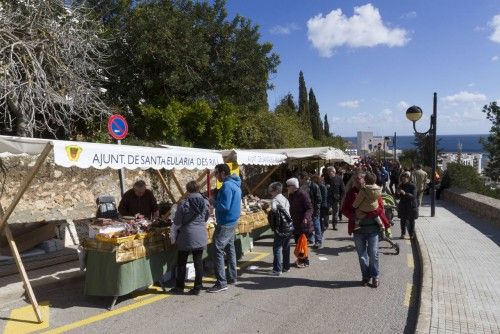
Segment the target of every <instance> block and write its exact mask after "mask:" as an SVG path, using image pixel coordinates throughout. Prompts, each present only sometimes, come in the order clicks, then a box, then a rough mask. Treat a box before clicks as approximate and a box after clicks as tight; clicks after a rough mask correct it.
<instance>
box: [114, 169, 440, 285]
mask: <svg viewBox="0 0 500 334" xmlns="http://www.w3.org/2000/svg"><path fill="white" fill-rule="evenodd" d="M214 175H215V177H216V178H217V180H218V181H219V182H221V183H222V187H221V188H220V189H219V190H218V191H217V193H216V196H215V198H214V199H213V203H212V206H213V208H214V210H215V216H216V221H217V224H216V228H215V232H214V235H213V244H214V247H213V249H214V254H213V262H214V263H213V264H214V273H215V278H216V282H215V284H214V285H213V286H212V287H210V288H209V289H208V290H207V292H210V293H216V292H221V291H225V290H227V289H228V286H229V285H231V284H234V283H236V281H237V266H236V251H235V245H234V240H235V229H236V226H237V224H238V220H239V218H240V214H241V199H242V190H241V179H240V177H239V176H238V175H235V174H231V173H230V169H229V167H228V166H227V165H226V164H220V165H217V166H216V167H215V172H214ZM436 181H438V180H437V179H436V178H434V180H433V181H432V182H436ZM388 183H389V185H388V186H387V184H388ZM427 183H428V175H427V173H426V172H425V171H424V170H423V169H422V168H421V166H420V165H417V166H416V168H415V169H413V170H410V169H405V168H402V167H401V166H400V165H399V164H398V163H397V162H396V163H393V164H391V163H385V164H382V163H379V162H375V161H371V162H370V161H367V162H363V163H359V164H356V165H355V166H352V167H350V168H345V169H337V168H335V167H334V166H331V165H327V166H325V167H324V168H322V169H321V171H311V172H307V171H301V172H300V173H297V176H296V177H295V176H293V177H290V178H288V179H287V180H286V182H285V185H286V191H285V192H284V187H283V184H282V183H281V182H272V183H271V184H269V186H268V189H267V190H268V194H269V196H270V197H271V202H270V206H269V212H268V221H269V225H270V227H271V229H272V231H273V232H274V241H273V256H274V258H273V268H272V271H271V274H272V275H275V276H280V275H282V274H284V273H287V272H289V271H290V268H291V266H292V263H291V240H292V238H293V240H294V242H295V245H296V246H295V250H294V255H295V257H296V261H295V262H294V263H293V265H294V266H295V267H296V268H306V267H308V266H309V265H310V260H309V247H310V248H312V249H316V250H318V249H321V248H322V247H323V243H324V238H323V235H324V233H325V231H326V230H327V229H328V228H330V227H331V228H332V229H333V230H337V224H338V223H339V221H341V220H342V217H344V216H345V217H346V218H347V227H348V228H347V230H348V231H347V232H348V234H349V235H352V236H353V240H354V245H355V249H356V251H357V255H358V259H359V265H360V270H361V284H362V285H364V286H368V285H370V286H372V287H374V288H376V287H378V286H379V284H380V268H379V260H378V259H379V253H378V248H379V246H378V243H379V235H380V233H384V231H385V230H386V229H388V228H389V227H390V226H391V224H390V221H389V219H388V218H387V216H386V214H385V207H384V200H383V197H382V192H385V193H390V194H392V195H393V196H395V197H396V198H397V199H398V200H399V201H398V207H397V209H398V210H397V211H398V216H399V218H400V221H401V238H405V237H406V232H408V235H409V238H410V239H413V238H414V237H415V220H416V219H417V218H418V214H419V212H418V211H419V210H418V208H419V206H420V205H421V204H422V195H423V193H424V191H425V189H426V186H427ZM186 191H187V196H186V197H185V199H184V200H183V201H181V202H180V203H179V204H178V205H177V208H176V211H175V215H174V217H173V225H172V227H171V234H170V238H171V242H172V243H173V244H176V245H177V249H178V264H177V273H176V283H175V287H174V288H173V289H172V290H171V293H176V294H179V293H183V292H184V287H185V283H184V281H185V276H186V262H187V259H188V256H189V255H190V254H192V257H193V262H194V268H195V282H194V287H193V288H192V289H191V290H190V291H189V293H190V294H194V295H198V294H199V293H200V291H201V290H202V285H203V284H202V278H203V262H202V254H203V250H204V249H205V247H206V246H207V244H208V237H207V230H206V222H207V219H208V217H209V210H210V209H209V208H210V206H211V205H210V203H209V200H208V199H207V198H206V197H204V196H203V195H202V194H201V193H200V189H199V187H198V185H197V183H196V182H195V181H191V182H188V183H187V185H186ZM125 195H126V196H124V197H123V199H122V202H121V203H120V206H119V211H120V213H121V214H122V215H124V214H125V215H129V214H132V213H141V212H142V211H144V213H145V214H146V215H149V216H151V217H155V216H156V217H158V216H159V217H160V219H161V218H162V217H163V215H165V214H166V212H168V211H169V210H166V208H164V207H162V205H160V206H157V205H156V200H155V199H154V196H153V195H152V193H151V192H150V191H149V190H147V189H145V183H144V182H143V181H138V182H136V184H135V185H134V188H133V189H131V190H130V191H129V192H127V193H126V194H125ZM135 211H137V212H135ZM146 211H147V212H146ZM226 262H227V270H226V268H225V263H226Z"/></svg>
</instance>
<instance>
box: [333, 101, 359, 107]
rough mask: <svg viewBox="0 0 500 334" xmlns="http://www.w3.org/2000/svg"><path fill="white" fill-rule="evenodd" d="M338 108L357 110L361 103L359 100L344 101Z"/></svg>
mask: <svg viewBox="0 0 500 334" xmlns="http://www.w3.org/2000/svg"><path fill="white" fill-rule="evenodd" d="M338 106H339V107H342V108H349V109H356V108H358V107H359V101H358V100H352V101H343V102H340V103H339V104H338Z"/></svg>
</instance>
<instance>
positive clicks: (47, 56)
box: [0, 0, 109, 137]
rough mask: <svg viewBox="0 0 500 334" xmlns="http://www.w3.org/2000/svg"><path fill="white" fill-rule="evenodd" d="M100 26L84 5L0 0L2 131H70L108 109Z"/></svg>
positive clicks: (54, 133) (56, 133) (49, 0)
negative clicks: (103, 99)
mask: <svg viewBox="0 0 500 334" xmlns="http://www.w3.org/2000/svg"><path fill="white" fill-rule="evenodd" d="M100 30H101V27H100V26H99V25H98V24H97V23H96V22H95V21H94V20H92V19H90V18H89V14H88V11H87V10H86V9H85V8H84V7H82V6H75V7H71V8H68V7H65V5H64V2H63V1H62V0H45V1H23V0H0V111H1V114H2V119H1V120H0V124H1V130H0V131H2V132H4V133H13V134H16V135H19V136H45V135H49V134H50V135H52V136H56V137H69V136H71V135H73V134H74V133H75V128H76V127H77V126H78V125H79V124H81V123H85V122H91V121H92V120H95V119H99V118H102V117H103V116H105V115H107V114H108V112H109V110H108V108H107V107H106V106H105V104H104V103H103V101H102V97H103V93H104V92H105V91H106V89H104V88H103V87H102V86H103V84H104V81H105V80H106V77H105V68H104V61H105V59H106V50H107V42H106V41H105V40H103V39H102V38H101V37H100V34H99V33H100Z"/></svg>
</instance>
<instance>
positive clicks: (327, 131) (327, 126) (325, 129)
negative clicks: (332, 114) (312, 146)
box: [323, 114, 332, 137]
mask: <svg viewBox="0 0 500 334" xmlns="http://www.w3.org/2000/svg"><path fill="white" fill-rule="evenodd" d="M323 132H324V134H325V137H331V136H332V134H331V132H330V123H328V116H327V115H326V114H325V121H324V122H323Z"/></svg>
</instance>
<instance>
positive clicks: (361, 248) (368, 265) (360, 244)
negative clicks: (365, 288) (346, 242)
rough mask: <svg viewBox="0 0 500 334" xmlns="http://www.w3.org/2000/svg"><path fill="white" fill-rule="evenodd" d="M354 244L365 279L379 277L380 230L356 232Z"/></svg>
mask: <svg viewBox="0 0 500 334" xmlns="http://www.w3.org/2000/svg"><path fill="white" fill-rule="evenodd" d="M354 244H355V246H356V251H357V252H358V258H359V266H360V267H361V274H362V275H363V279H365V280H368V279H370V278H375V279H378V275H379V270H378V232H375V233H365V234H364V233H354Z"/></svg>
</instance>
